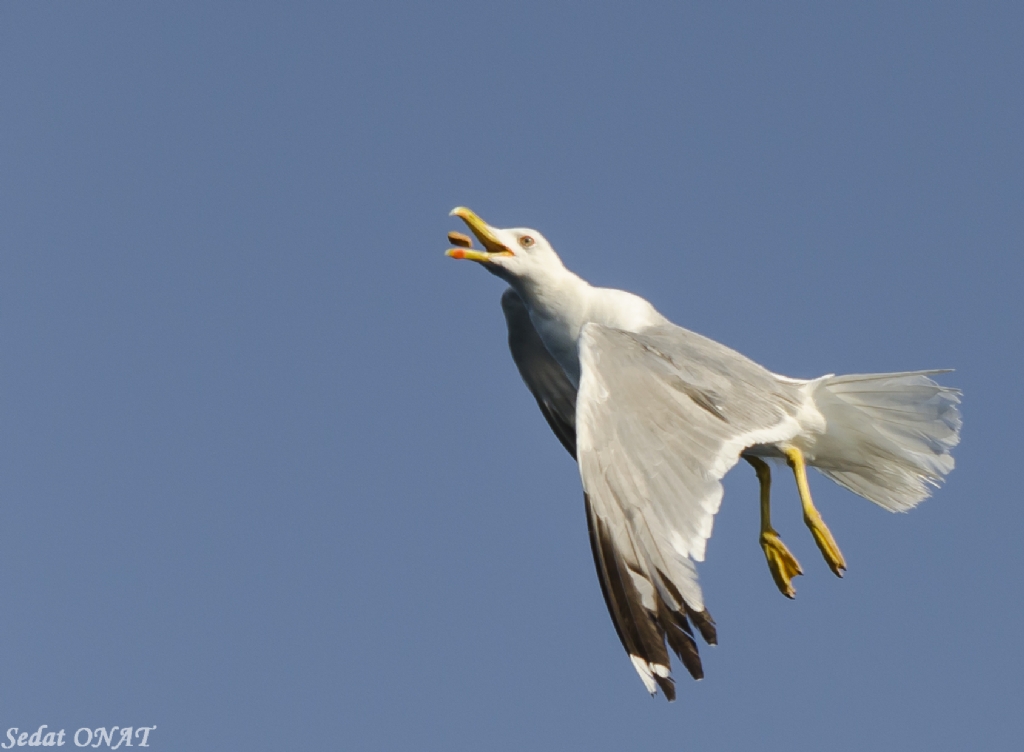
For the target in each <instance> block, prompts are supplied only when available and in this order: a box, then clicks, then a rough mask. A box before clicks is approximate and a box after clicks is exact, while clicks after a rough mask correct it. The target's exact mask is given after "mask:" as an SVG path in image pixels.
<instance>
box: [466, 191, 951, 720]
mask: <svg viewBox="0 0 1024 752" xmlns="http://www.w3.org/2000/svg"><path fill="white" fill-rule="evenodd" d="M451 214H452V216H456V217H459V218H460V219H462V220H463V221H464V222H465V223H466V225H467V226H468V227H469V229H470V231H471V232H472V233H473V235H475V236H476V238H477V239H478V240H479V241H480V243H481V244H482V245H483V250H475V249H474V248H473V242H472V239H471V238H469V237H468V236H466V235H462V234H461V233H456V232H452V233H449V236H448V237H449V241H450V242H451V244H452V246H454V247H452V248H450V249H449V250H448V251H447V255H448V256H450V257H452V258H455V259H466V260H469V261H475V262H477V263H479V264H480V265H481V266H483V267H484V268H485V269H486V270H487V271H489V272H491V273H492V274H494V275H496V276H498V277H500V278H501V279H502V280H504V281H505V282H506V283H508V285H509V287H508V289H507V290H505V292H504V294H503V295H502V297H501V307H502V311H503V312H504V314H505V321H506V323H507V325H508V343H509V348H510V350H511V351H512V358H513V360H514V361H515V364H516V366H517V368H518V369H519V373H520V375H521V376H522V378H523V381H524V382H525V383H526V386H527V387H528V388H529V390H530V392H531V393H532V394H533V396H534V398H535V399H536V400H537V405H538V406H539V407H540V410H541V413H542V414H543V415H544V417H545V419H546V420H547V422H548V425H549V426H550V427H551V430H552V431H553V432H554V434H555V436H556V437H558V440H559V441H560V442H561V443H562V446H564V447H565V448H566V450H567V451H568V452H569V454H571V455H572V457H573V458H574V459H575V460H576V461H577V463H578V464H579V472H580V478H581V480H582V482H583V498H584V502H585V505H586V513H587V526H588V529H589V531H590V545H591V549H592V551H593V554H594V564H595V566H596V568H597V575H598V579H599V580H600V583H601V592H602V594H603V595H604V600H605V603H606V605H607V606H608V612H609V614H610V615H611V618H612V623H613V624H614V625H615V631H616V632H617V633H618V636H619V640H620V641H621V642H622V645H623V647H624V648H625V649H626V652H627V653H628V655H629V658H630V660H631V661H632V663H633V666H634V668H635V669H636V671H637V673H638V674H639V675H640V679H641V681H643V683H644V686H645V687H646V688H647V691H648V692H650V693H651V694H652V695H653V694H655V693H656V692H657V690H658V689H659V688H660V689H661V691H662V693H663V694H664V695H665V697H666V698H667V699H668V700H674V699H675V694H676V692H675V684H674V682H673V679H672V673H671V662H670V659H669V649H671V650H672V652H674V653H675V654H676V656H677V657H678V658H679V660H680V661H681V662H682V664H683V666H684V667H685V668H686V670H687V671H688V672H689V673H690V675H691V676H692V677H693V678H694V679H700V678H702V677H703V675H704V672H703V668H702V667H701V661H700V655H699V654H698V650H697V643H696V641H695V639H694V632H693V627H696V629H697V631H698V632H699V633H700V635H701V637H702V638H703V639H704V641H705V642H707V643H708V644H710V645H714V644H716V642H717V638H716V631H715V622H714V620H713V619H712V618H711V615H710V614H709V613H708V610H707V608H706V607H705V605H704V595H703V593H702V591H701V588H700V585H699V583H698V580H697V570H696V566H695V562H699V561H703V560H704V551H705V546H706V544H707V540H708V538H709V537H710V536H711V527H712V522H713V520H714V516H715V513H716V512H717V511H718V508H719V505H720V504H721V501H722V484H721V479H722V477H723V476H724V475H725V474H726V473H727V472H728V471H729V470H730V469H731V468H732V467H733V466H734V465H735V464H736V463H737V462H738V461H739V460H740V459H743V460H745V461H746V462H748V463H749V464H750V465H752V466H753V468H754V470H755V472H756V473H757V478H758V480H759V482H760V511H761V529H760V539H759V543H760V545H761V548H762V549H763V551H764V555H765V559H766V560H767V563H768V569H769V571H770V573H771V576H772V579H773V580H774V581H775V584H776V586H777V587H778V589H779V590H780V591H781V592H782V594H783V595H785V596H787V597H789V598H792V597H793V596H794V594H795V591H794V589H793V584H792V580H793V578H794V577H795V576H797V575H799V574H802V570H801V568H800V564H799V563H798V562H797V560H796V558H795V557H794V556H793V554H792V553H790V551H789V549H788V548H787V547H786V545H785V544H784V543H783V542H782V539H781V538H780V537H779V534H778V533H777V532H776V531H775V529H774V528H773V527H772V524H771V498H770V488H771V466H770V465H769V461H779V462H784V463H785V464H786V465H788V467H789V469H790V470H791V472H792V475H793V477H794V480H795V482H796V487H797V491H798V493H799V496H800V503H801V505H802V507H803V516H804V522H805V523H806V524H807V527H808V528H809V529H810V532H811V535H812V536H813V538H814V541H815V543H816V544H817V546H818V549H819V550H820V551H821V554H822V556H823V557H824V559H825V561H826V562H827V564H828V566H829V568H830V569H831V570H832V571H833V572H834V573H835V574H836V575H838V576H840V577H841V576H842V572H843V570H845V569H846V561H845V559H844V558H843V554H842V552H841V551H840V550H839V546H838V545H837V544H836V541H835V539H834V538H833V536H832V533H831V532H830V531H829V529H828V527H827V526H826V525H825V522H824V520H822V518H821V515H820V514H819V513H818V510H817V509H816V508H815V506H814V502H813V501H812V499H811V492H810V489H809V488H808V485H807V467H808V466H811V467H814V468H816V469H817V470H818V471H819V472H821V473H823V474H824V475H826V476H828V477H829V478H831V479H832V480H834V481H835V482H837V483H839V484H840V485H842V486H845V487H846V488H848V489H849V490H851V491H853V492H854V493H855V494H858V495H860V496H863V497H864V498H866V499H868V500H869V501H873V502H875V503H876V504H878V505H879V506H881V507H883V508H885V509H888V510H890V511H894V512H904V511H907V510H909V509H911V508H912V507H913V506H915V505H916V504H917V503H918V502H920V501H921V500H923V499H925V498H927V497H928V496H929V495H930V492H931V489H932V488H934V487H937V486H939V485H940V484H941V482H942V481H943V479H944V477H945V476H946V475H947V474H948V473H949V472H950V471H951V470H952V469H953V458H952V456H951V455H950V451H951V449H952V448H953V447H954V446H956V444H957V443H958V441H959V432H960V413H959V410H958V409H957V405H958V404H959V402H960V392H959V391H957V390H956V389H951V388H949V387H945V386H941V385H939V384H937V383H936V382H935V381H934V380H933V379H932V378H931V376H934V375H936V374H939V373H945V371H913V372H903V373H881V374H852V375H847V376H834V375H828V376H822V377H820V378H817V379H810V380H804V379H794V378H788V377H786V376H780V375H778V374H774V373H772V372H771V371H768V370H766V369H765V368H763V367H761V366H760V365H758V364H757V363H755V362H754V361H752V360H750V359H749V358H746V357H744V356H743V355H741V354H740V353H738V352H736V351H735V350H731V349H730V348H728V347H726V346H725V345H722V344H719V343H718V342H715V341H714V340H710V339H708V338H707V337H703V336H701V335H699V334H696V333H695V332H691V331H689V330H687V329H684V328H682V327H680V326H676V325H675V324H673V323H672V322H671V321H669V320H668V319H667V318H665V317H664V316H662V315H661V314H660V313H658V311H657V310H655V308H654V306H652V305H651V304H650V303H649V302H647V301H646V300H644V299H643V298H641V297H638V296H636V295H633V294H631V293H628V292H624V291H622V290H614V289H609V288H602V287H593V286H592V285H590V284H588V283H587V282H585V281H584V280H583V279H581V278H580V277H578V276H577V275H575V274H573V273H572V272H571V271H569V270H568V269H566V268H565V266H564V265H563V264H562V261H561V259H559V257H558V255H557V254H556V253H555V251H554V249H552V247H551V245H550V244H549V243H548V241H547V240H545V239H544V237H543V236H542V235H541V234H540V233H539V232H537V231H536V230H530V229H526V228H514V229H497V228H494V227H491V226H490V225H488V224H487V223H486V222H484V221H483V220H482V219H481V218H480V217H478V216H477V215H476V214H474V213H473V212H472V211H470V210H469V209H467V208H465V207H458V208H456V209H454V210H453V211H452V212H451ZM691 624H692V626H691Z"/></svg>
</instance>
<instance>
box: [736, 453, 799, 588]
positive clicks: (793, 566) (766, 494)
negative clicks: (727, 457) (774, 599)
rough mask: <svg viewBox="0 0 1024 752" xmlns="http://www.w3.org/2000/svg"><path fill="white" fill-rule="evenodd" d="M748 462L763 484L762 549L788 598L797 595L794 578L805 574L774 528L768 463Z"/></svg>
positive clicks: (776, 582) (776, 579) (747, 459)
mask: <svg viewBox="0 0 1024 752" xmlns="http://www.w3.org/2000/svg"><path fill="white" fill-rule="evenodd" d="M743 459H745V460H746V461H747V462H749V463H750V464H751V465H753V466H754V471H755V472H756V473H757V480H758V481H759V482H760V484H761V537H760V543H761V549H762V550H763V551H764V558H766V559H767V560H768V569H769V571H770V572H771V573H772V579H773V580H775V585H776V587H778V588H779V592H780V593H782V594H783V595H784V596H786V597H787V598H792V597H794V596H795V595H796V590H794V589H793V578H794V577H796V576H797V575H800V574H803V570H802V569H800V562H798V561H797V560H796V557H795V556H793V554H791V553H790V552H789V549H788V548H786V544H785V543H783V542H782V539H781V538H779V534H778V533H777V532H775V529H774V528H773V527H772V515H771V488H772V471H771V469H770V468H769V467H768V463H767V462H765V461H764V460H762V459H759V458H757V457H749V456H747V455H744V456H743Z"/></svg>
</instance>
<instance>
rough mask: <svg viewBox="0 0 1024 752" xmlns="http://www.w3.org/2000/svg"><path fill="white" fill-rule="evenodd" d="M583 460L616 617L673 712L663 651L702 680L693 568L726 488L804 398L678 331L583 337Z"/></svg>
mask: <svg viewBox="0 0 1024 752" xmlns="http://www.w3.org/2000/svg"><path fill="white" fill-rule="evenodd" d="M579 353H580V368H581V378H580V388H579V393H578V394H577V397H576V399H577V407H576V431H577V434H576V438H577V458H578V461H579V465H580V475H581V477H582V480H583V489H584V492H585V494H586V497H587V502H588V517H589V522H590V534H591V544H592V547H593V549H594V558H595V561H596V562H597V568H598V573H599V574H600V575H601V578H602V584H603V587H604V590H605V599H606V601H607V602H608V609H609V611H610V612H611V614H612V618H613V620H614V621H615V622H616V626H617V628H618V630H619V636H620V638H621V639H622V643H623V645H624V646H625V648H626V650H627V652H628V653H629V654H630V658H631V659H632V661H633V665H634V666H635V667H636V670H637V672H638V673H639V674H640V678H641V679H642V680H643V681H644V684H645V685H646V687H647V689H648V691H650V692H651V693H652V694H653V693H654V691H655V688H656V687H657V686H660V687H661V689H662V691H663V692H664V693H665V695H666V697H668V698H669V699H672V697H673V696H674V688H673V685H672V679H671V674H670V666H669V657H668V651H667V649H666V642H667V643H668V647H671V648H672V649H673V651H674V652H675V653H676V654H677V655H678V656H679V658H680V660H681V661H682V662H683V665H685V666H686V668H687V669H688V670H689V672H690V673H691V674H692V675H693V676H694V678H700V677H701V676H702V672H701V665H700V658H699V656H698V655H697V647H696V643H695V642H694V641H693V638H692V636H691V633H690V628H689V624H688V623H687V617H689V618H690V619H693V621H694V623H695V624H696V625H697V626H698V628H699V629H700V631H701V633H702V634H703V636H704V637H705V639H706V640H707V641H708V642H710V643H712V644H713V643H714V641H715V631H714V623H713V622H712V621H711V618H710V616H709V615H708V613H707V611H706V610H705V608H704V600H703V596H702V593H701V590H700V586H699V585H698V583H697V572H696V568H695V566H694V561H702V560H703V558H704V549H705V544H706V541H707V539H708V537H709V536H710V535H711V526H712V522H713V518H714V515H715V513H716V512H717V511H718V507H719V505H720V503H721V500H722V484H721V482H720V481H721V478H722V476H723V475H725V473H726V472H727V471H728V470H729V469H730V468H731V467H732V466H733V465H734V464H736V462H737V461H738V460H739V457H740V453H741V452H742V451H743V450H744V449H746V448H747V447H750V446H752V445H754V444H759V443H770V442H775V441H782V440H786V439H788V438H791V437H792V436H793V435H795V433H796V431H797V424H796V422H795V421H794V419H793V417H792V416H793V414H794V413H795V411H796V406H797V400H798V394H797V390H798V388H799V387H798V386H797V385H788V384H786V383H784V382H781V381H779V380H778V379H776V378H775V377H774V376H773V375H772V374H771V373H769V372H768V371H766V370H765V369H763V368H762V367H761V366H759V365H757V364H756V363H754V362H753V361H751V360H749V359H747V358H745V357H744V356H742V355H740V354H739V353H737V352H735V351H733V350H730V349H729V348H727V347H725V346H724V345H720V344H718V343H716V342H714V341H712V340H709V339H707V338H705V337H701V336H700V335H698V334H695V333H693V332H690V331H688V330H686V329H682V328H681V327H677V326H674V325H665V326H659V327H652V328H650V329H647V330H644V332H643V333H628V332H624V331H620V330H618V329H611V328H607V327H603V326H600V325H598V324H593V323H591V324H587V325H586V326H585V327H584V328H583V332H582V334H581V336H580V345H579Z"/></svg>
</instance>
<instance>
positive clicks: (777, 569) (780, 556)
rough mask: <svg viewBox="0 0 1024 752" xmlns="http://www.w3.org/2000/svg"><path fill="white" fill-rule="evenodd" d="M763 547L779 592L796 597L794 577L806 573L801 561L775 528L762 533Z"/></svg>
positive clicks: (789, 596)
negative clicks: (801, 566) (791, 551)
mask: <svg viewBox="0 0 1024 752" xmlns="http://www.w3.org/2000/svg"><path fill="white" fill-rule="evenodd" d="M761 548H762V549H763V550H764V557H765V558H766V559H767V560H768V569H769V571H770V572H771V573H772V579H773V580H775V585H776V587H778V588H779V592H780V593H782V594H783V595H784V596H786V597H787V598H795V597H796V590H794V589H793V582H792V581H793V578H794V577H796V576H797V575H801V574H803V573H804V572H803V570H802V569H801V568H800V562H798V561H797V560H796V557H795V556H793V554H791V553H790V552H789V549H788V548H786V544H785V543H783V542H782V539H781V538H780V537H779V534H778V533H777V532H775V531H774V530H766V531H763V532H762V533H761Z"/></svg>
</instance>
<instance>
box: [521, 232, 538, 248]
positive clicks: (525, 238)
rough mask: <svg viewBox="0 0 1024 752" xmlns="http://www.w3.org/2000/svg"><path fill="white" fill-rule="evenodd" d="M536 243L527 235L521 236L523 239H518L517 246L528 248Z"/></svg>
mask: <svg viewBox="0 0 1024 752" xmlns="http://www.w3.org/2000/svg"><path fill="white" fill-rule="evenodd" d="M536 243H537V241H536V240H534V239H533V238H531V237H530V236H529V235H523V237H521V238H519V245H521V246H522V247H523V248H530V247H532V246H534V245H536Z"/></svg>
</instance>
